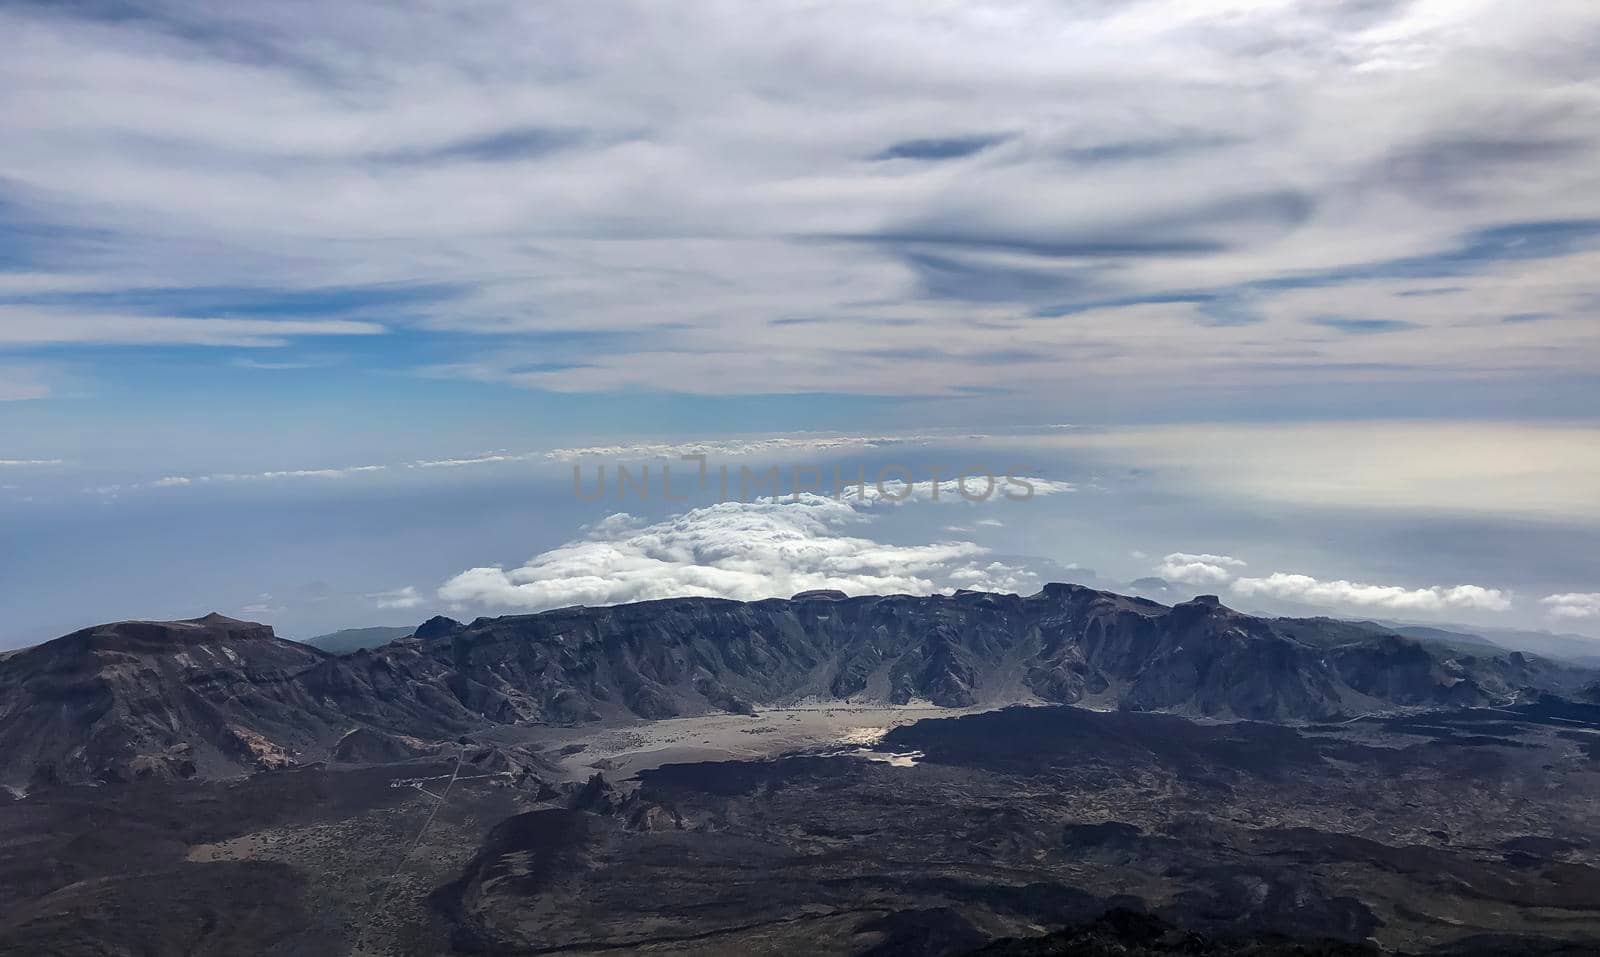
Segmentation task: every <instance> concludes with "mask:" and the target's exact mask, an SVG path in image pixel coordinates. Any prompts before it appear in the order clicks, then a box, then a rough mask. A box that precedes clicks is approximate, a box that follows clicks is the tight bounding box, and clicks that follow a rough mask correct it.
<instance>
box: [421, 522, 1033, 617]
mask: <svg viewBox="0 0 1600 957" xmlns="http://www.w3.org/2000/svg"><path fill="white" fill-rule="evenodd" d="M867 507H869V506H867V505H861V504H852V503H848V502H842V501H837V500H835V499H832V498H828V497H825V496H820V495H810V494H806V495H802V496H800V498H799V500H798V501H792V500H790V499H789V498H788V497H787V496H785V497H783V498H780V499H770V498H769V499H762V500H760V501H756V502H748V503H745V502H727V503H722V504H717V505H709V506H705V507H703V508H696V509H692V510H690V511H687V512H684V513H683V514H680V515H677V516H674V517H672V518H668V519H666V520H664V521H660V522H656V523H654V524H648V525H646V524H640V523H639V522H638V521H637V520H635V519H633V518H632V517H631V516H627V515H616V516H612V517H611V518H609V519H606V520H605V521H603V522H600V523H598V524H597V525H596V526H594V527H593V528H591V529H590V530H589V532H588V535H587V536H586V537H585V538H582V539H580V540H577V541H573V542H569V543H567V544H565V545H562V546H560V547H558V548H554V549H551V550H550V551H547V552H544V553H542V554H540V555H537V556H535V557H534V558H532V559H531V560H529V561H528V562H527V563H525V564H523V565H521V566H519V567H517V568H510V569H507V568H500V567H481V568H472V569H468V570H467V571H464V572H462V573H461V574H459V575H456V576H455V577H454V578H451V579H450V580H449V581H447V582H445V583H444V584H443V585H442V586H441V587H440V589H439V598H440V599H441V600H443V601H445V602H448V603H451V604H452V605H459V606H465V607H492V608H511V609H521V610H529V611H532V610H538V609H543V608H556V607H560V606H563V605H574V604H585V605H603V604H615V603H619V602H628V601H642V600H648V599H655V598H669V597H677V596H685V595H693V596H704V597H721V598H734V599H742V600H753V599H759V598H769V597H787V596H789V595H792V594H794V593H796V592H800V591H805V590H808V589H814V588H834V589H839V590H841V591H844V592H847V593H850V594H895V593H901V594H930V593H934V592H939V591H948V590H950V589H952V588H958V587H959V588H975V589H986V590H1002V591H1026V590H1031V589H1033V588H1036V587H1038V585H1039V581H1038V579H1037V578H1036V577H1035V576H1033V575H1032V574H1030V573H1028V572H1027V571H1026V570H1024V569H1022V568H1020V567H1017V566H1013V565H1009V564H1006V563H1002V562H997V561H992V560H989V559H987V558H986V556H987V554H988V549H986V548H984V547H983V546H981V545H978V544H975V543H973V542H968V541H945V542H930V543H924V544H913V545H896V544H890V543H886V542H880V541H877V540H874V539H872V538H868V537H865V536H863V535H859V534H855V530H856V529H859V528H861V526H862V525H864V524H866V523H868V522H870V521H871V517H870V516H869V515H867V514H865V509H866V508H867Z"/></svg>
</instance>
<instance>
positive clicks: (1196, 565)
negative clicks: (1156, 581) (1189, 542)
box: [1156, 552, 1245, 585]
mask: <svg viewBox="0 0 1600 957" xmlns="http://www.w3.org/2000/svg"><path fill="white" fill-rule="evenodd" d="M1243 567H1245V562H1243V561H1242V560H1240V559H1237V558H1234V557H1232V556H1230V555H1210V554H1200V555H1191V554H1189V553H1187V552H1173V553H1172V554H1170V555H1168V556H1167V557H1165V558H1163V559H1162V560H1161V564H1159V565H1157V566H1156V574H1157V575H1160V576H1161V577H1162V578H1165V579H1166V580H1167V581H1172V582H1182V583H1184V584H1185V585H1225V584H1227V583H1228V582H1230V581H1232V580H1233V576H1234V575H1236V574H1238V569H1241V568H1243Z"/></svg>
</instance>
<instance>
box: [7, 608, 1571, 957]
mask: <svg viewBox="0 0 1600 957" xmlns="http://www.w3.org/2000/svg"><path fill="white" fill-rule="evenodd" d="M774 616H777V617H774ZM823 619H825V621H824V620H823ZM635 620H639V621H652V622H655V625H654V626H653V628H654V630H653V631H649V632H647V633H646V634H645V635H642V636H640V635H635V634H634V632H632V631H630V630H628V629H627V628H623V627H622V626H621V625H619V624H617V623H618V622H632V621H635ZM886 621H888V622H894V621H899V622H900V624H899V625H898V626H897V627H899V628H900V629H902V631H903V633H904V637H894V635H895V634H896V633H895V632H894V631H893V629H890V628H889V627H888V625H887V624H886V623H885V622H886ZM918 621H921V622H922V623H923V625H925V626H927V627H928V628H930V629H931V630H932V637H930V636H929V635H928V634H926V633H924V634H922V635H921V637H920V638H919V637H918V636H917V635H918V633H917V628H918V627H920V626H919V625H917V624H916V622H918ZM730 622H732V623H730ZM830 623H831V624H830ZM802 626H803V627H802ZM796 628H799V629H800V630H799V631H798V632H796V631H794V630H793V629H796ZM832 628H839V629H844V630H843V631H841V632H840V633H839V634H837V635H834V634H833V632H832V631H830V629H832ZM585 629H589V630H588V631H585ZM941 635H942V636H943V637H940V636H941ZM1008 635H1009V636H1012V637H1011V638H1010V639H1008V640H1009V641H1010V642H1011V643H1010V644H1006V643H1005V642H1002V641H1001V639H1000V637H999V636H1008ZM673 636H676V637H673ZM708 636H709V637H708ZM829 636H831V637H829ZM985 636H987V638H986V637H985ZM1069 638H1070V640H1069ZM647 640H658V641H659V642H660V646H659V647H655V646H651V647H652V649H653V650H650V653H649V654H644V653H643V651H641V649H643V648H644V647H645V646H644V644H643V643H644V642H646V641H647ZM780 641H782V642H784V643H785V644H783V647H784V648H786V649H787V650H786V651H784V652H783V653H782V654H781V655H780V654H779V652H778V651H776V650H774V649H775V647H776V646H777V645H778V644H779V642H780ZM519 642H521V643H522V644H520V645H519V644H518V643H519ZM986 642H990V643H986ZM868 646H871V647H873V648H875V649H876V650H874V651H871V652H870V653H868V652H867V651H865V650H863V649H864V648H866V647H868ZM1195 648H1200V649H1210V650H1211V652H1213V653H1214V654H1215V655H1216V656H1217V660H1216V661H1213V662H1210V663H1207V661H1206V660H1205V659H1200V658H1196V657H1195V654H1196V652H1195V651H1193V650H1192V649H1195ZM672 649H677V651H676V652H674V651H672ZM803 649H809V651H808V652H806V653H807V654H810V655H811V657H810V658H805V657H803V656H802V654H801V650H803ZM940 649H943V651H941V650H940ZM758 651H759V655H758ZM824 652H826V653H824ZM946 652H948V653H946ZM675 654H676V655H678V656H679V657H676V658H675V657H674V655H675ZM941 655H943V657H941ZM760 656H766V657H764V658H761V657H760ZM758 658H759V661H765V662H766V664H765V665H762V664H759V662H758ZM585 660H588V661H590V662H591V665H583V664H582V662H583V661H585ZM800 660H804V661H808V662H810V663H809V664H808V665H807V666H806V667H805V668H799V667H796V668H795V669H794V670H792V671H789V672H787V673H785V672H783V670H782V669H781V668H780V667H779V666H778V664H777V662H780V661H800ZM1048 661H1057V662H1075V663H1076V664H1075V665H1071V666H1067V670H1068V671H1070V672H1071V673H1073V674H1075V675H1078V676H1079V678H1080V679H1081V680H1082V682H1083V684H1082V687H1081V688H1080V689H1079V690H1078V691H1077V692H1075V693H1073V694H1062V695H1058V696H1057V697H1067V698H1072V699H1073V700H1074V703H1073V704H1071V705H1064V704H1059V703H1055V702H1054V701H1052V699H1051V698H1050V696H1049V695H1047V694H1041V693H1039V691H1040V690H1048V689H1052V688H1054V689H1057V690H1060V688H1061V687H1062V686H1061V685H1060V684H1057V683H1052V681H1051V680H1049V679H1047V678H1046V677H1043V676H1041V672H1040V670H1039V669H1042V668H1045V665H1044V664H1042V662H1048ZM740 662H742V664H741V663H740ZM913 662H915V663H919V664H918V665H917V666H916V667H913ZM403 663H405V664H403ZM713 666H716V669H718V670H713ZM585 668H588V669H589V671H588V672H587V675H588V676H587V677H586V678H582V679H581V680H580V676H582V675H583V674H585V671H584V669H585ZM1073 668H1078V669H1079V670H1076V671H1074V670H1073ZM1047 670H1048V669H1047ZM377 675H388V677H387V678H385V679H384V680H385V681H387V682H389V683H388V684H385V685H382V690H381V691H380V690H378V689H379V684H378V683H377V682H376V678H375V677H374V676H377ZM452 675H453V676H454V677H452ZM646 675H653V676H654V677H650V678H648V682H649V683H648V684H647V683H644V682H645V681H646V678H645V676H646ZM706 675H713V676H714V677H715V678H716V684H717V686H718V687H720V688H721V689H722V690H720V691H719V690H715V689H712V690H710V691H708V690H707V689H711V685H710V684H709V683H708V680H707V679H706V677H705V676H706ZM897 675H901V676H904V675H915V676H918V677H917V678H916V682H921V683H915V682H914V683H913V684H912V685H907V686H904V691H905V693H904V694H902V693H901V692H900V691H899V690H896V689H897V688H898V687H901V686H898V685H897V684H896V682H897V681H898V680H899V678H897V677H895V676H897ZM957 675H964V677H961V678H960V685H959V686H960V687H962V688H965V689H966V691H965V693H962V694H955V692H954V691H953V690H952V689H954V688H956V687H957V685H954V684H951V683H950V682H951V681H952V680H954V678H953V676H957ZM359 676H365V677H364V678H361V677H359ZM467 676H471V677H470V678H469V677H467ZM851 676H856V677H851ZM1595 677H1596V676H1595V675H1594V674H1593V673H1591V672H1584V671H1583V670H1582V669H1578V668H1574V667H1571V666H1567V665H1563V664H1560V663H1556V662H1549V661H1544V660H1542V659H1537V658H1533V657H1530V656H1525V655H1519V654H1515V653H1506V654H1491V653H1488V652H1486V650H1485V649H1484V648H1482V647H1476V648H1470V649H1462V648H1454V647H1451V646H1449V645H1448V644H1441V643H1425V642H1419V641H1414V640H1410V639H1404V638H1400V637H1398V636H1392V635H1386V634H1382V633H1375V632H1373V631H1372V630H1371V629H1370V628H1369V627H1366V626H1346V625H1343V624H1342V623H1337V622H1328V621H1325V620H1314V621H1310V622H1302V621H1266V620H1260V619H1250V618H1247V617H1245V616H1241V615H1237V614H1235V613H1233V612H1231V611H1228V610H1227V609H1224V608H1221V607H1220V606H1218V605H1216V604H1215V603H1213V602H1209V601H1200V602H1194V603H1190V604H1188V605H1180V606H1178V607H1176V608H1173V609H1167V608H1165V607H1163V606H1159V605H1152V604H1150V603H1143V602H1137V601H1134V600H1131V599H1120V598H1118V597H1116V596H1106V595H1103V594H1102V593H1093V592H1087V591H1086V590H1082V589H1076V590H1064V591H1062V590H1058V591H1054V592H1051V591H1048V590H1047V593H1044V594H1042V595H1041V596H1035V597H1033V598H1030V599H1021V598H1016V597H1015V596H979V595H970V594H969V595H959V596H955V597H953V598H948V599H937V600H935V599H850V600H846V601H840V600H838V599H835V598H829V597H819V598H813V599H806V600H804V601H801V602H796V603H781V602H767V603H756V604H755V605H743V604H740V603H736V602H703V601H699V600H695V601H688V602H683V603H679V602H665V603H648V604H646V605H641V606H628V607H625V608H621V609H600V610H575V611H569V612H562V613H552V614H551V615H548V616H524V617H522V618H513V619H496V620H486V621H483V622H479V623H475V624H473V625H467V626H463V625H456V624H454V623H449V622H433V623H430V625H429V626H427V627H425V628H423V629H420V630H419V634H418V635H417V636H416V637H410V638H405V639H402V640H401V641H399V642H398V643H396V644H395V645H392V646H386V648H383V649H379V650H377V651H359V652H356V653H353V654H351V655H347V656H333V655H328V654H326V653H323V652H319V651H316V650H314V649H310V648H305V647H303V646H294V645H292V643H288V642H282V641H281V640H279V639H277V638H275V637H273V636H272V635H271V634H270V630H266V629H263V628H262V627H261V626H254V625H249V624H247V623H240V622H232V621H230V620H227V619H220V618H206V619H196V620H194V621H191V622H179V623H164V624H163V623H123V624H119V625H112V626H102V627H100V628H96V629H88V630H86V631H85V632H80V633H78V634H75V635H73V636H68V638H65V639H61V640H60V641H59V642H52V643H50V644H47V645H44V646H40V647H39V648H35V649H29V650H26V651H24V652H21V653H19V654H17V655H12V656H10V657H8V658H7V659H5V660H4V661H0V687H3V688H4V690H5V697H4V698H3V699H0V734H3V735H4V736H5V737H4V741H5V743H6V747H7V751H6V753H5V758H6V760H5V762H4V763H5V767H6V769H7V772H8V774H9V775H10V781H11V782H12V783H11V786H10V787H9V788H8V789H7V790H6V791H5V792H4V793H3V794H0V847H4V848H5V853H4V854H3V855H0V953H5V954H19V955H21V954H28V955H35V954H75V955H76V954H83V955H101V954H103V955H122V954H166V953H190V954H216V955H224V954H226V955H235V954H327V955H337V954H365V955H377V954H391V955H425V954H426V955H433V954H448V953H476V954H544V953H570V954H614V953H624V952H625V953H663V954H667V953H671V954H729V955H734V954H739V955H744V954H794V953H805V954H839V955H866V954H872V955H887V954H904V955H913V954H915V955H955V954H965V953H970V952H978V951H981V952H983V953H992V954H1046V953H1063V954H1066V953H1073V954H1099V953H1106V954H1110V953H1119V954H1158V953H1189V954H1207V953H1215V954H1222V953H1255V954H1290V953H1297V954H1354V953H1405V954H1458V955H1459V954H1477V955H1489V954H1507V953H1510V954H1515V953H1528V954H1557V953H1563V954H1567V953H1588V952H1596V951H1597V949H1600V702H1597V701H1595V700H1594V698H1595V694H1594V687H1593V682H1594V680H1595ZM358 678H359V680H358ZM846 678H847V679H848V680H847V681H846V685H848V687H849V688H853V689H855V690H853V691H851V692H850V693H849V694H842V693H835V692H836V691H839V692H842V691H844V690H846V687H845V686H839V687H837V688H835V687H834V685H835V684H836V683H837V682H839V681H840V680H844V679H846ZM858 678H859V680H860V681H862V682H864V683H861V684H858V683H857V682H858ZM630 681H636V682H640V683H637V684H634V685H630V684H629V682H630ZM362 682H366V683H365V684H363V683H362ZM760 682H767V683H768V686H770V687H771V688H781V693H780V692H779V691H776V690H774V691H770V692H764V694H767V695H768V698H765V699H762V700H759V701H755V700H752V699H753V698H755V697H756V695H755V691H757V690H760V688H761V687H763V686H762V685H761V684H760ZM491 687H492V688H493V689H495V695H498V697H495V696H493V695H489V694H488V690H487V689H491ZM629 687H631V688H633V691H632V692H626V691H624V689H626V688H629ZM363 689H364V690H363ZM734 689H737V690H734ZM930 689H942V691H941V694H945V697H943V698H942V700H932V699H931V698H929V697H927V696H925V695H924V694H923V693H922V692H924V691H928V690H930ZM723 691H728V692H730V693H731V694H733V696H734V697H733V698H731V699H730V698H726V697H725V696H724V695H723ZM358 692H359V693H358ZM574 695H576V698H574V697H573V696H574ZM641 695H642V697H640V696H641ZM1308 695H1309V697H1308ZM747 696H748V697H747ZM1011 699H1021V700H1022V701H1023V702H1025V703H1024V704H1021V705H1013V704H1011ZM573 700H576V701H579V702H582V703H583V705H584V707H587V708H592V709H593V710H594V711H595V712H597V713H588V712H583V711H581V709H580V710H579V711H577V712H572V711H570V709H569V710H568V711H562V712H561V713H560V715H559V717H558V716H557V715H556V714H553V713H550V712H549V711H548V710H543V711H538V712H537V713H531V714H523V713H522V711H521V709H522V708H524V707H528V708H531V707H533V706H534V705H533V703H534V702H544V704H541V705H540V706H539V707H541V708H545V709H548V708H549V707H552V706H553V705H552V702H554V703H555V704H559V703H560V702H562V701H573ZM646 700H648V701H653V702H656V703H657V704H658V705H659V704H663V703H665V704H669V705H670V707H669V708H667V710H669V711H672V712H674V713H673V714H670V715H666V714H664V715H660V716H657V717H654V718H651V717H646V716H642V715H640V714H638V713H637V709H636V708H635V707H633V706H632V705H629V704H628V702H630V701H634V702H637V701H646ZM718 701H721V704H722V706H720V707H719V706H717V702H718ZM1161 701H1166V702H1169V703H1170V707H1157V706H1156V705H1157V703H1159V702H1161ZM496 702H501V704H496ZM597 702H598V703H599V704H596V703H597ZM507 703H509V704H507ZM600 704H603V705H604V706H605V707H603V708H602V707H600V706H599V705H600ZM1313 704H1314V705H1315V707H1312V705H1313ZM1008 705H1010V706H1008ZM475 707H476V708H478V710H477V711H476V712H475V711H474V710H473V708H475ZM506 708H510V710H509V711H508V710H506ZM1252 710H1256V711H1261V712H1263V713H1265V714H1267V715H1269V716H1271V717H1273V718H1274V719H1275V720H1272V721H1260V720H1245V719H1244V718H1245V715H1244V712H1248V711H1252ZM602 711H603V712H604V713H598V712H602ZM1286 711H1287V712H1293V713H1292V714H1289V713H1286ZM426 714H432V715H433V717H431V718H426V720H424V719H423V717H422V716H424V715H426ZM985 948H987V949H985Z"/></svg>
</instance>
